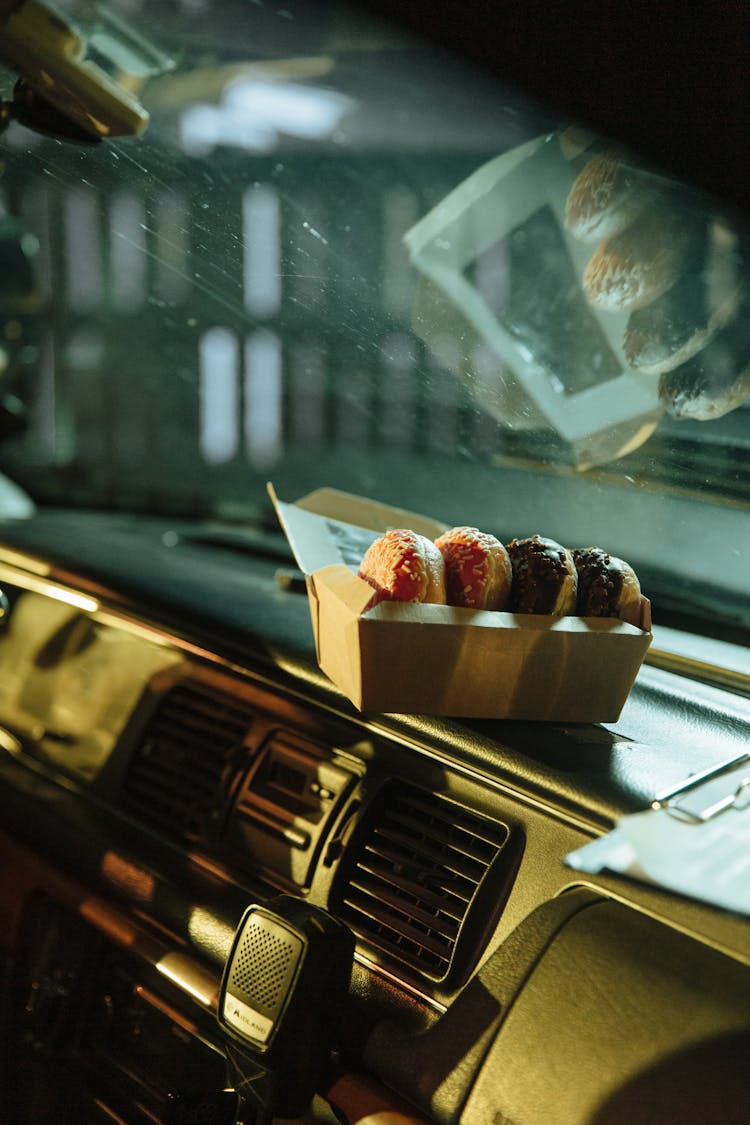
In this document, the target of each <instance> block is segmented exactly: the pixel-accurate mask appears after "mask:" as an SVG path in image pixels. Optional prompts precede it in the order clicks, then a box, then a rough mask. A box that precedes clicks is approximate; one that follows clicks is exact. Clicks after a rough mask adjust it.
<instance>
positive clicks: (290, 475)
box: [0, 0, 750, 624]
mask: <svg viewBox="0 0 750 1125" xmlns="http://www.w3.org/2000/svg"><path fill="white" fill-rule="evenodd" d="M20 7H21V8H23V7H24V5H21V6H20ZM177 7H179V18H176V17H175V8H176V6H175V5H174V4H172V3H166V2H165V3H160V2H157V0H150V2H149V3H148V4H145V3H143V4H141V3H137V2H135V0H121V3H119V4H111V5H108V6H104V5H94V4H91V3H83V2H81V3H77V4H74V3H71V4H67V5H62V6H60V9H59V10H60V11H61V12H62V14H63V17H64V19H65V20H66V21H69V23H70V26H71V27H74V28H75V29H76V30H77V32H78V33H79V34H80V35H81V36H82V37H83V39H86V40H87V41H88V44H89V56H90V57H91V58H92V59H93V60H95V61H97V60H98V61H101V59H102V57H103V56H104V55H105V54H107V53H108V57H109V59H110V62H111V58H112V57H114V58H115V60H116V62H117V67H118V80H119V81H120V82H121V84H122V88H123V89H127V90H129V91H130V92H131V93H133V96H134V97H135V98H136V99H137V103H138V104H140V105H141V106H142V107H143V109H144V111H145V112H147V114H148V117H149V121H148V127H147V128H146V129H145V131H143V132H142V133H141V135H139V136H119V137H112V138H110V139H105V140H103V141H101V142H100V143H87V142H86V141H85V139H83V140H82V138H81V137H80V136H77V137H75V138H74V139H73V140H71V139H69V138H68V137H62V136H61V129H60V127H59V122H58V123H57V128H53V127H50V128H49V129H48V131H49V132H51V133H52V134H53V135H51V136H45V135H43V133H42V132H40V131H39V130H38V129H32V128H29V127H28V125H29V123H30V122H29V120H28V114H27V119H26V121H25V123H22V121H23V118H22V120H21V121H19V120H16V121H14V122H12V123H11V124H9V126H8V128H7V129H6V130H5V132H4V133H3V135H2V137H1V138H0V146H1V147H2V164H3V174H2V178H0V193H1V194H0V214H1V215H2V219H1V221H2V232H1V233H2V253H3V259H4V265H5V270H4V280H3V282H2V287H3V288H2V293H0V307H1V308H2V313H3V316H2V333H3V343H2V364H1V366H2V368H3V373H2V378H3V390H4V393H5V398H4V407H3V410H4V413H3V419H2V422H3V429H4V431H5V439H4V441H3V443H2V447H0V465H1V466H2V468H3V469H4V471H5V472H6V473H7V474H8V475H9V476H10V477H12V478H13V479H14V480H15V481H16V482H19V483H20V484H22V485H23V487H24V488H26V489H27V490H28V492H29V493H30V494H31V495H32V496H33V497H34V499H35V501H36V502H37V503H39V504H43V505H44V504H55V505H68V506H75V507H85V508H92V509H109V510H118V511H137V512H150V513H164V514H166V515H167V516H169V517H170V518H171V517H175V516H199V517H210V518H211V519H213V520H222V521H227V522H229V521H231V522H233V523H235V524H239V525H240V526H249V525H251V524H257V523H258V522H259V521H265V520H269V519H270V518H271V513H270V510H269V508H268V504H267V500H266V482H267V481H268V480H269V479H270V480H273V482H274V484H275V487H276V490H277V492H278V493H279V495H281V496H283V497H285V498H288V499H296V498H297V497H299V496H301V495H303V494H305V493H307V492H309V491H310V490H312V489H314V488H317V487H319V486H323V485H330V486H335V487H338V488H343V489H346V490H348V491H351V492H355V493H358V494H361V495H364V496H367V497H372V498H374V499H378V500H381V501H384V502H387V503H389V504H393V505H396V506H399V507H401V508H409V509H413V510H415V511H418V512H421V513H425V514H427V515H430V516H434V517H436V518H438V519H441V520H443V521H445V522H446V523H448V524H471V525H475V526H478V527H480V528H482V529H484V530H487V531H491V532H494V533H495V534H497V535H498V536H500V537H502V538H503V539H504V541H507V540H508V539H510V538H511V537H514V536H524V535H531V534H533V533H540V534H542V535H546V536H549V537H552V538H554V539H556V540H558V541H559V542H562V543H564V544H566V545H568V546H571V547H575V546H583V545H590V544H600V545H602V546H603V547H605V548H606V549H607V550H608V551H611V552H612V553H615V554H617V555H619V556H621V557H623V558H626V559H629V560H630V561H632V562H633V563H634V564H637V565H638V567H639V568H642V569H643V571H644V573H645V574H646V575H647V576H648V578H649V581H650V583H651V585H652V587H653V589H651V590H650V591H649V592H652V593H654V594H655V595H656V591H657V590H658V592H659V593H660V596H661V597H662V599H663V602H664V604H665V606H668V607H669V608H679V607H683V608H684V607H691V609H695V607H696V606H697V607H698V608H699V610H700V612H701V613H703V614H709V615H713V614H716V615H719V616H720V617H721V618H722V619H724V620H728V621H735V622H744V623H745V624H748V622H749V621H750V609H749V608H748V598H747V581H746V565H747V564H746V551H745V550H744V547H743V541H742V537H743V535H745V534H746V532H745V527H746V516H747V506H748V496H750V459H749V458H748V446H749V445H750V441H749V439H748V427H747V421H748V406H747V404H746V399H747V397H748V395H749V394H750V376H749V375H748V370H749V369H750V368H749V365H750V333H749V331H748V327H747V326H748V323H749V321H748V316H747V306H746V302H747V294H746V289H745V284H746V282H745V278H746V270H745V245H746V240H747V236H746V232H745V230H744V228H743V225H742V223H741V222H740V220H738V218H737V217H736V216H735V215H732V214H730V213H728V212H727V211H726V209H724V208H722V207H721V206H720V205H719V204H718V203H717V202H716V201H713V200H710V199H708V198H706V197H704V196H702V195H700V194H699V193H698V192H696V191H694V190H692V189H689V188H688V187H686V186H685V185H679V184H675V183H674V182H673V181H670V180H669V179H667V178H666V177H664V176H662V175H661V174H660V173H659V172H658V170H655V169H653V168H652V167H647V166H646V165H645V164H644V163H643V162H641V161H639V159H638V157H637V155H634V154H629V153H623V152H621V151H619V150H618V149H617V148H616V146H613V145H612V144H610V143H609V142H607V141H606V140H605V139H603V138H600V137H595V136H592V135H590V134H587V133H586V132H585V131H584V130H583V129H582V128H580V127H579V126H577V125H573V124H572V123H570V122H568V121H565V120H560V118H559V116H558V114H557V113H556V112H555V110H554V107H550V108H540V107H539V106H537V105H534V104H532V103H531V102H530V101H529V100H528V99H527V98H524V97H523V96H522V95H521V94H520V93H519V92H518V91H517V90H515V89H511V88H507V87H505V86H504V85H502V84H501V83H500V82H499V81H498V80H497V79H496V78H495V77H492V76H490V75H488V74H487V73H484V72H480V71H478V70H473V69H471V68H470V67H469V66H468V64H465V63H463V62H462V61H460V60H459V59H458V58H454V57H452V56H451V55H450V54H449V53H447V52H445V51H442V50H438V49H437V48H435V47H431V46H428V45H427V44H425V43H422V42H421V41H418V40H416V39H413V38H409V37H406V36H405V35H403V34H402V33H400V32H398V31H396V30H394V29H393V28H392V27H390V26H388V25H385V24H382V23H380V22H378V21H375V20H373V19H372V17H369V16H364V15H363V14H362V12H361V11H359V10H357V9H355V8H352V9H349V8H345V7H340V6H338V5H336V6H334V5H331V4H323V3H310V2H309V0H305V2H304V3H290V4H288V5H286V6H285V7H284V8H283V9H282V8H278V7H277V6H275V5H274V6H271V7H264V6H262V5H259V4H255V3H238V2H229V0H227V2H226V3H216V4H205V3H201V2H200V0H184V2H183V3H182V4H180V5H178V6H177ZM123 21H127V22H126V23H125V22H123ZM113 44H114V47H113ZM15 79H16V74H15V73H13V71H12V69H11V67H10V66H9V67H8V70H7V72H6V75H5V86H4V93H5V97H6V98H7V99H9V100H10V99H11V98H12V91H13V86H14V82H15ZM144 120H145V118H144ZM31 124H34V122H33V121H32V122H31ZM36 124H37V125H38V122H37V123H36ZM47 124H48V125H49V122H47ZM584 125H585V123H584ZM138 128H140V125H139V126H138ZM657 600H658V599H657Z"/></svg>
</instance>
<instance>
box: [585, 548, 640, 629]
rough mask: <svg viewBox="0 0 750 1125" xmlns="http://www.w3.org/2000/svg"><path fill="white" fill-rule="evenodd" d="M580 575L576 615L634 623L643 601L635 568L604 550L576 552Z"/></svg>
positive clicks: (587, 549) (594, 549) (590, 549)
mask: <svg viewBox="0 0 750 1125" xmlns="http://www.w3.org/2000/svg"><path fill="white" fill-rule="evenodd" d="M573 560H574V562H575V566H576V570H577V572H578V597H577V601H576V612H577V613H578V614H579V615H580V616H581V617H619V618H621V619H623V620H630V619H632V617H633V613H634V611H635V609H636V607H637V606H638V604H639V603H640V600H641V586H640V583H639V581H638V578H637V576H636V573H635V571H634V570H633V568H632V567H631V566H630V565H629V564H628V563H626V562H623V560H622V559H618V558H615V557H614V555H609V554H607V552H606V551H603V550H602V549H601V547H581V548H579V549H577V550H575V551H573Z"/></svg>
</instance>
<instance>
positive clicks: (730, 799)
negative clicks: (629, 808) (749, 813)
mask: <svg viewBox="0 0 750 1125" xmlns="http://www.w3.org/2000/svg"><path fill="white" fill-rule="evenodd" d="M714 782H718V784H712V783H714ZM749 798H750V754H748V753H742V754H738V755H737V756H736V757H734V758H728V759H727V760H726V761H723V762H719V763H718V764H717V765H715V766H710V767H709V768H708V769H706V770H703V771H702V772H701V773H695V774H691V776H690V777H688V778H687V779H686V780H685V781H683V782H681V783H680V784H679V785H676V786H674V787H673V788H671V789H667V790H665V791H664V792H663V793H658V794H657V795H656V797H654V799H653V801H652V802H651V808H652V809H665V810H666V811H667V812H668V813H672V815H677V816H678V818H679V819H682V820H687V821H692V822H694V823H697V824H705V823H706V822H707V821H709V820H713V819H714V817H716V816H719V814H720V813H723V812H726V810H727V809H731V808H735V809H742V808H745V807H746V805H747V803H748V799H749Z"/></svg>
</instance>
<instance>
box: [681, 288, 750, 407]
mask: <svg viewBox="0 0 750 1125" xmlns="http://www.w3.org/2000/svg"><path fill="white" fill-rule="evenodd" d="M748 396H750V307H749V306H748V302H742V304H741V305H740V309H739V311H738V314H737V316H736V317H735V318H734V320H732V321H731V322H730V323H729V324H728V325H727V326H726V327H725V328H724V329H723V330H722V331H721V332H719V334H718V335H717V336H716V337H715V338H714V339H713V340H712V341H711V343H709V344H708V345H707V347H705V348H704V349H703V351H702V352H700V353H699V354H698V355H697V356H695V357H694V358H693V359H691V360H690V362H689V363H684V364H683V365H682V366H681V367H677V368H675V370H674V371H669V372H666V373H665V374H664V375H662V376H661V378H660V379H659V400H660V402H661V403H662V405H663V406H664V407H665V408H666V410H667V411H668V413H669V414H671V415H672V416H673V417H674V418H680V419H695V420H697V421H699V422H708V421H711V420H712V419H714V418H721V417H722V416H723V415H724V414H729V413H730V411H732V410H736V409H737V407H738V406H741V405H742V403H743V402H744V401H745V399H746V398H748Z"/></svg>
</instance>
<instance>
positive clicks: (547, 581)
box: [508, 535, 578, 617]
mask: <svg viewBox="0 0 750 1125" xmlns="http://www.w3.org/2000/svg"><path fill="white" fill-rule="evenodd" d="M508 555H509V556H510V562H511V567H512V569H513V585H512V588H511V595H510V604H509V607H508V608H509V609H510V610H511V612H512V613H546V614H551V615H553V616H555V617H564V616H565V615H566V614H569V613H575V606H576V591H577V588H578V574H577V571H576V567H575V563H574V562H573V556H572V555H571V553H570V551H568V550H566V549H565V547H561V546H560V544H559V543H556V542H555V541H554V539H544V538H542V536H540V535H532V536H530V537H529V538H528V539H513V540H512V541H511V542H510V543H509V544H508Z"/></svg>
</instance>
